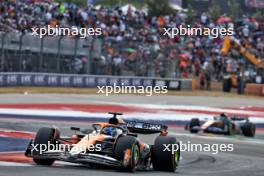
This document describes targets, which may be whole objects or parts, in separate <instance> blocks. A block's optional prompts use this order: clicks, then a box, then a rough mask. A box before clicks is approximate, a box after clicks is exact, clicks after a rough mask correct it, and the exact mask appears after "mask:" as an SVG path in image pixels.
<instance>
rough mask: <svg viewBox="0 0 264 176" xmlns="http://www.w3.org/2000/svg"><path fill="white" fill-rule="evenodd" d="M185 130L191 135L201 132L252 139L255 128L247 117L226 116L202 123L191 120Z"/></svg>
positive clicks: (195, 119)
mask: <svg viewBox="0 0 264 176" xmlns="http://www.w3.org/2000/svg"><path fill="white" fill-rule="evenodd" d="M185 130H188V131H190V132H191V133H198V132H199V131H203V132H205V133H214V134H226V135H232V134H241V135H244V136H247V137H254V136H255V132H256V126H255V124H253V123H252V122H250V121H249V119H248V118H247V117H236V116H234V117H228V116H227V115H226V114H220V115H219V116H215V117H214V119H213V120H207V121H202V120H199V118H193V119H191V121H190V122H189V123H187V124H186V126H185Z"/></svg>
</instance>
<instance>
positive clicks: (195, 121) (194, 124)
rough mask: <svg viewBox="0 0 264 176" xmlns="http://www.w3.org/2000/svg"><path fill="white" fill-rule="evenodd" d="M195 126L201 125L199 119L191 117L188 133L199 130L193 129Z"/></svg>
mask: <svg viewBox="0 0 264 176" xmlns="http://www.w3.org/2000/svg"><path fill="white" fill-rule="evenodd" d="M195 126H201V125H200V120H199V119H198V118H194V119H191V122H190V126H189V129H190V133H198V132H199V130H197V129H193V127H195Z"/></svg>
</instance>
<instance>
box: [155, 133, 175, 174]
mask: <svg viewBox="0 0 264 176" xmlns="http://www.w3.org/2000/svg"><path fill="white" fill-rule="evenodd" d="M165 145H166V146H170V150H165ZM172 146H174V147H172ZM176 146H178V147H176ZM177 148H178V149H177ZM172 149H177V150H175V151H174V152H173V151H172ZM151 160H152V165H153V169H154V170H157V171H167V172H175V171H176V169H177V166H178V164H179V161H180V145H179V143H178V142H177V141H176V138H174V137H167V136H158V137H157V138H156V140H155V143H154V145H153V147H152V153H151Z"/></svg>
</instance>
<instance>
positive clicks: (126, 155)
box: [25, 113, 180, 172]
mask: <svg viewBox="0 0 264 176" xmlns="http://www.w3.org/2000/svg"><path fill="white" fill-rule="evenodd" d="M110 114H113V117H112V118H110V119H109V121H108V123H101V122H100V123H94V124H92V128H91V129H86V130H81V129H80V128H77V127H71V130H73V131H74V132H73V134H72V136H71V137H62V136H61V135H60V131H59V130H58V129H57V128H47V127H43V128H40V129H39V130H38V132H37V133H36V136H35V138H34V139H32V140H31V141H30V143H29V145H28V147H27V149H26V152H25V155H26V156H27V157H32V158H33V161H34V162H35V163H36V164H38V165H52V164H53V163H54V162H55V161H56V160H60V161H66V162H72V163H80V164H85V165H89V166H92V167H95V166H97V165H98V166H99V165H106V166H111V167H112V166H113V167H115V168H119V169H124V170H127V171H135V170H160V171H171V172H174V171H175V170H176V168H177V166H178V164H179V161H180V147H179V146H178V147H177V148H178V149H177V150H175V151H173V152H172V151H169V150H164V148H165V147H164V146H166V145H167V146H168V145H171V146H172V145H174V146H175V145H179V142H178V141H177V140H176V138H174V137H169V136H167V135H168V132H167V128H168V127H167V126H165V125H162V124H151V123H146V122H139V121H126V122H125V121H123V120H122V119H120V118H119V117H117V115H121V113H110ZM154 133H157V134H159V135H158V136H157V137H156V139H155V142H154V144H152V145H150V144H147V143H144V142H143V141H141V140H140V139H139V137H138V134H154ZM51 144H53V147H45V146H50V145H51ZM54 146H56V147H54ZM57 146H59V147H57Z"/></svg>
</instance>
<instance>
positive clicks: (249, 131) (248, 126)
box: [242, 122, 256, 137]
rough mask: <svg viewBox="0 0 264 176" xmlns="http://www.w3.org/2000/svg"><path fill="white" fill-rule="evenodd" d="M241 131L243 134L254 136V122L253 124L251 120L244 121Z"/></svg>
mask: <svg viewBox="0 0 264 176" xmlns="http://www.w3.org/2000/svg"><path fill="white" fill-rule="evenodd" d="M242 132H243V134H244V136H247V137H254V136H255V132H256V126H255V124H253V123H251V122H246V123H245V124H244V125H243V126H242Z"/></svg>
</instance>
